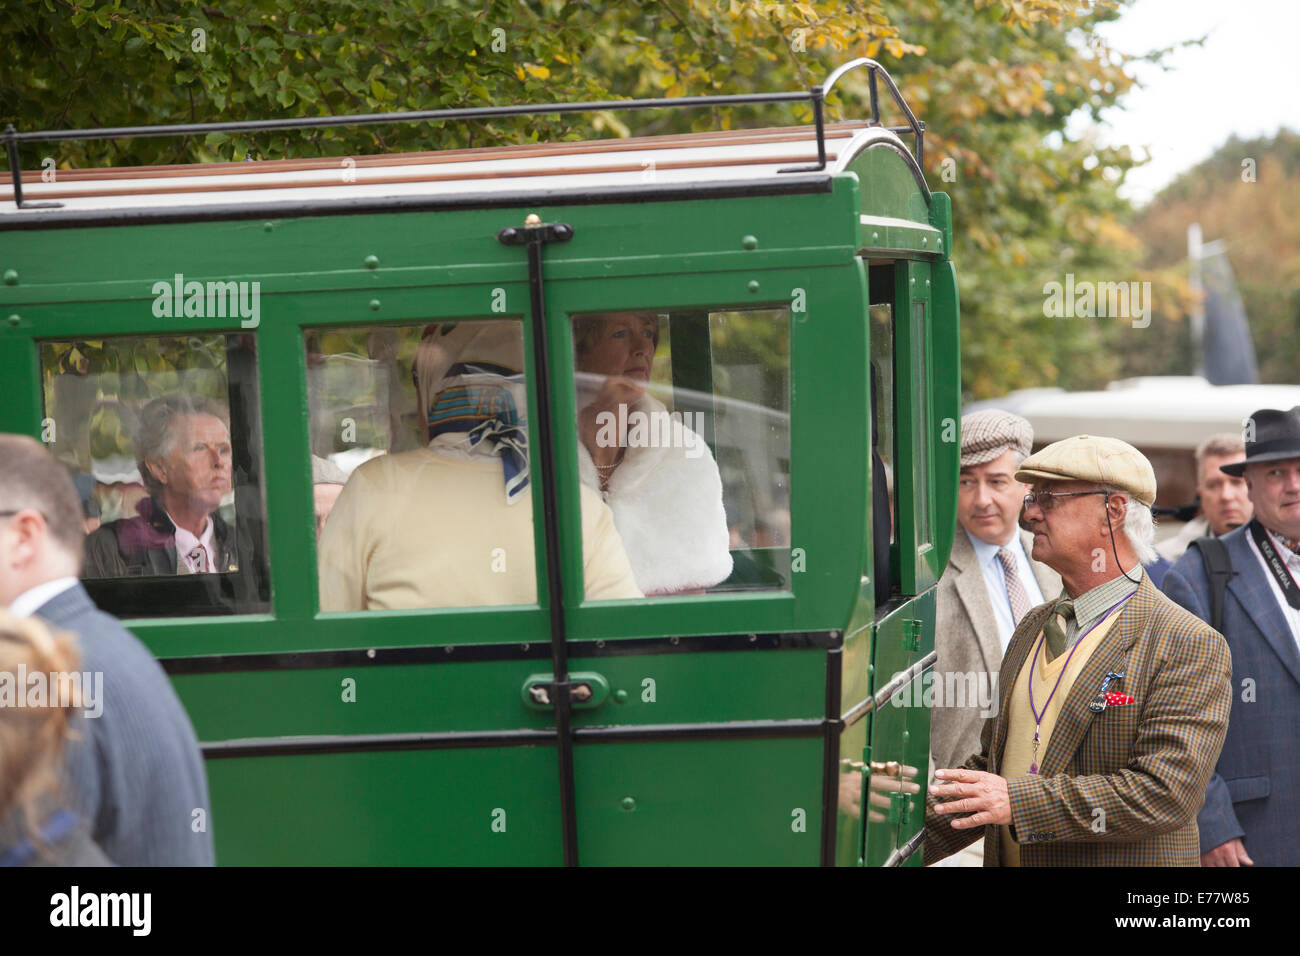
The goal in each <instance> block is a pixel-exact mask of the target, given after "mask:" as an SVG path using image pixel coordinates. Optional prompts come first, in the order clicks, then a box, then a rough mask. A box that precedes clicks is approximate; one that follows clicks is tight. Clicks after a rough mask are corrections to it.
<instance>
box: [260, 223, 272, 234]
mask: <svg viewBox="0 0 1300 956" xmlns="http://www.w3.org/2000/svg"><path fill="white" fill-rule="evenodd" d="M274 228H275V223H273V222H264V223H262V231H263V232H270V231H271V230H272V229H274Z"/></svg>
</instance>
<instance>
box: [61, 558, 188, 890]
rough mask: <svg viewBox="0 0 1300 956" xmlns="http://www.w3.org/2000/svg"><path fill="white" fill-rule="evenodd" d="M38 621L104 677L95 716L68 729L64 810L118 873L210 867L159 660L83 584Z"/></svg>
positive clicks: (184, 730) (178, 715)
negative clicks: (67, 638) (79, 820)
mask: <svg viewBox="0 0 1300 956" xmlns="http://www.w3.org/2000/svg"><path fill="white" fill-rule="evenodd" d="M36 616H37V617H40V618H42V619H44V620H45V622H46V623H47V624H49V625H50V626H51V627H52V628H53V629H54V630H56V631H71V632H72V633H74V634H75V635H76V636H77V643H78V645H79V648H80V650H81V669H82V670H83V671H87V672H90V673H92V674H93V673H100V674H102V675H103V684H102V690H101V692H102V695H103V700H102V713H101V714H100V715H99V716H98V717H86V716H83V715H81V714H78V715H77V716H76V717H75V718H74V719H73V721H72V729H73V730H75V731H76V733H77V739H74V740H73V741H72V742H71V743H69V745H68V748H67V751H66V753H65V769H66V770H67V774H66V777H67V779H66V780H65V782H64V789H63V794H64V796H65V798H66V800H67V803H68V806H69V808H70V809H72V810H73V811H75V812H76V813H78V814H79V815H80V816H82V817H83V818H84V819H86V820H87V821H89V823H90V828H91V837H92V838H93V839H94V840H95V842H96V843H98V844H99V845H100V847H102V848H103V850H104V852H105V853H106V854H107V855H108V857H109V859H111V860H113V861H114V862H115V863H118V864H120V865H122V866H167V865H173V866H174V865H182V866H203V865H209V866H210V865H211V864H212V862H213V846H212V823H211V813H210V808H209V804H208V781H207V774H206V772H205V768H204V765H203V757H202V755H201V754H200V752H199V742H198V739H197V738H196V737H195V734H194V727H193V725H192V724H191V723H190V718H189V715H188V714H186V712H185V708H184V707H183V706H181V702H180V698H178V697H177V696H176V691H175V690H174V689H173V688H172V684H171V681H170V680H168V678H167V674H166V673H165V672H164V671H163V669H162V667H161V666H160V665H159V663H158V660H157V659H156V658H155V657H154V656H153V654H151V653H150V652H149V649H148V648H146V647H145V646H144V645H143V644H142V643H140V641H139V639H137V638H136V637H135V636H134V635H132V634H131V633H130V632H129V631H127V630H126V628H124V627H123V626H122V625H121V624H120V623H118V621H117V619H116V618H114V617H111V616H110V615H108V614H105V613H104V612H102V611H100V610H99V609H98V608H97V607H95V605H94V603H93V602H92V601H91V600H90V597H89V595H87V594H86V590H85V588H83V587H82V586H81V585H80V584H78V585H76V586H74V587H71V588H69V589H68V590H66V591H64V592H62V593H60V594H57V595H55V596H54V597H52V598H50V600H48V601H46V602H45V603H44V604H43V605H41V606H40V607H39V608H37V609H36ZM200 823H201V825H200Z"/></svg>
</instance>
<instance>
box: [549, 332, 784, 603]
mask: <svg viewBox="0 0 1300 956" xmlns="http://www.w3.org/2000/svg"><path fill="white" fill-rule="evenodd" d="M789 323H790V312H789V310H788V309H744V310H692V311H685V310H683V311H674V312H665V311H660V310H654V309H650V310H641V311H626V312H609V313H600V314H590V315H579V316H575V317H574V319H573V340H574V351H575V355H574V365H575V369H576V381H575V387H576V389H577V407H578V410H579V411H578V437H579V441H578V472H579V477H580V479H581V481H582V482H583V484H584V486H586V487H588V488H590V489H592V490H593V491H596V492H598V493H599V495H600V498H601V499H603V500H604V501H605V503H606V504H607V505H608V506H609V508H610V510H611V511H612V512H613V517H614V523H615V525H616V526H617V528H618V532H619V534H620V536H621V537H622V540H623V545H624V548H625V549H626V551H627V555H628V559H629V561H630V562H631V566H632V569H633V572H634V574H635V576H636V582H637V585H638V587H639V588H640V590H642V591H643V592H644V593H645V594H647V595H649V596H656V595H671V594H699V593H704V592H706V591H722V590H755V589H762V590H771V589H789V587H790V541H791V529H790V326H789ZM586 597H587V599H588V600H592V599H594V595H593V593H592V587H591V581H590V580H588V582H587V588H586Z"/></svg>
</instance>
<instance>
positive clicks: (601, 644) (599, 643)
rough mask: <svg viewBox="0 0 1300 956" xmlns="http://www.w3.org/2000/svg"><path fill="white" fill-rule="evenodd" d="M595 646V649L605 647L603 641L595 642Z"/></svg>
mask: <svg viewBox="0 0 1300 956" xmlns="http://www.w3.org/2000/svg"><path fill="white" fill-rule="evenodd" d="M596 646H597V647H604V646H605V642H604V641H597V642H596Z"/></svg>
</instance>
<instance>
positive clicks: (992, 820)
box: [930, 770, 1011, 830]
mask: <svg viewBox="0 0 1300 956" xmlns="http://www.w3.org/2000/svg"><path fill="white" fill-rule="evenodd" d="M934 775H935V777H937V778H938V779H940V780H944V781H948V782H947V783H942V784H935V785H934V786H933V787H931V788H930V792H931V793H933V794H934V795H935V796H936V797H938V798H939V799H940V800H943V801H947V802H944V803H936V804H935V806H934V809H935V812H936V813H969V814H971V815H970V816H968V817H958V818H957V819H955V820H953V821H952V825H953V826H954V827H955V828H956V829H958V830H964V829H969V828H970V827H982V826H987V825H988V824H1010V823H1011V796H1010V795H1009V794H1008V793H1007V781H1006V778H1004V777H999V776H998V775H997V774H995V773H984V772H983V771H982V770H936V771H935V772H934Z"/></svg>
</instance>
